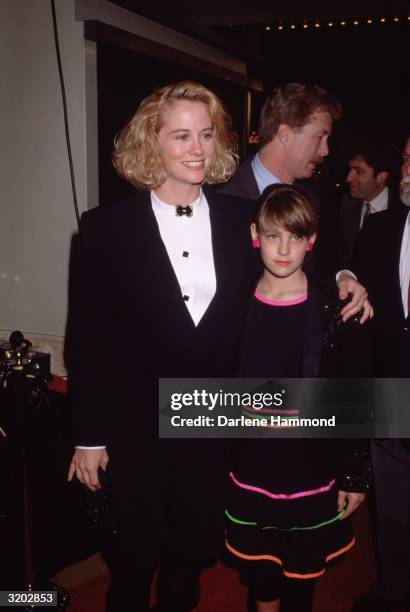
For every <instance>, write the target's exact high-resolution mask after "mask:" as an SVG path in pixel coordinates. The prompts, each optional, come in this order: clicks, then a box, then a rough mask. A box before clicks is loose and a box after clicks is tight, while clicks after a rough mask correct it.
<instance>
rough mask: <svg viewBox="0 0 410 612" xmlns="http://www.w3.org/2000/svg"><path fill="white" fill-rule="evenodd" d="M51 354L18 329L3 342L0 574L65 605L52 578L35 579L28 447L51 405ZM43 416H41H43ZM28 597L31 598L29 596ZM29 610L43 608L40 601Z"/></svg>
mask: <svg viewBox="0 0 410 612" xmlns="http://www.w3.org/2000/svg"><path fill="white" fill-rule="evenodd" d="M50 378H51V376H50V355H49V354H47V353H39V352H37V351H34V350H33V348H32V344H31V342H29V341H28V340H26V339H25V338H24V336H23V334H22V333H21V332H19V331H14V332H13V333H12V334H11V335H10V338H9V341H8V342H5V343H2V344H0V399H1V402H0V453H1V454H2V455H4V457H6V459H7V460H6V461H5V460H0V489H1V492H2V499H1V500H0V532H1V533H2V536H3V537H2V542H1V543H0V567H1V571H0V575H1V580H2V582H4V584H2V585H1V587H2V589H3V590H4V589H7V590H9V589H16V590H27V591H35V590H36V587H37V588H38V590H54V591H57V599H58V603H57V610H59V611H64V610H66V608H67V606H68V603H69V598H68V594H67V593H65V591H64V590H63V589H61V588H60V587H57V586H56V585H53V584H51V583H47V585H46V584H44V582H42V583H40V582H36V580H37V576H35V572H34V570H33V554H32V529H31V519H32V512H31V510H32V508H31V506H32V504H31V502H32V499H31V497H32V495H33V493H35V490H33V489H35V487H34V486H33V483H32V482H31V478H30V469H29V468H30V462H29V459H28V448H29V447H30V445H32V438H33V436H35V435H36V421H38V420H39V418H38V415H39V413H40V412H42V408H44V406H48V396H47V382H48V381H49V380H50ZM40 420H41V419H40ZM27 601H28V600H27ZM24 609H25V610H39V609H42V608H41V604H40V605H37V604H34V605H29V606H26V607H24Z"/></svg>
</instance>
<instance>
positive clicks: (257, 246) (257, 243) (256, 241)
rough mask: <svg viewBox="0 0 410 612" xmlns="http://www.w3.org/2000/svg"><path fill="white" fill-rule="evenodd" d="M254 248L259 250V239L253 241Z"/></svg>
mask: <svg viewBox="0 0 410 612" xmlns="http://www.w3.org/2000/svg"><path fill="white" fill-rule="evenodd" d="M252 246H253V248H254V249H259V247H260V242H259V240H258V239H257V238H253V239H252Z"/></svg>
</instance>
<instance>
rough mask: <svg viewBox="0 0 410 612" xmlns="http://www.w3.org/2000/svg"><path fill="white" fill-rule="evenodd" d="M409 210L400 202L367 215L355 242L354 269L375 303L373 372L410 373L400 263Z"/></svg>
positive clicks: (382, 374)
mask: <svg viewBox="0 0 410 612" xmlns="http://www.w3.org/2000/svg"><path fill="white" fill-rule="evenodd" d="M408 213H409V209H408V208H407V207H405V206H403V205H401V206H400V207H397V208H394V209H392V210H387V211H382V212H380V213H377V214H374V215H370V217H369V219H368V220H367V222H366V226H365V227H364V228H363V231H362V232H360V238H359V241H358V244H357V249H356V255H355V258H354V261H353V269H354V271H355V272H356V274H357V275H358V277H359V278H360V280H361V281H362V282H363V285H364V286H365V287H366V288H367V290H368V292H369V300H370V302H371V303H372V305H373V306H374V310H375V318H374V327H375V335H374V357H375V375H376V376H380V377H392V378H399V377H408V376H410V333H409V328H410V326H409V317H407V319H405V317H404V310H403V304H402V297H401V289H400V276H399V262H400V250H401V244H402V236H403V230H404V225H405V223H406V219H407V215H408Z"/></svg>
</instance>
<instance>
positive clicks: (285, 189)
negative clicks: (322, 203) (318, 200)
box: [255, 183, 318, 238]
mask: <svg viewBox="0 0 410 612" xmlns="http://www.w3.org/2000/svg"><path fill="white" fill-rule="evenodd" d="M275 224H277V225H281V226H282V227H284V228H285V229H286V230H287V231H288V232H292V234H296V235H298V236H306V237H307V238H309V237H310V236H313V234H315V233H316V232H317V228H318V211H317V207H316V205H315V203H314V202H313V200H312V198H311V196H310V195H309V194H308V192H307V191H306V190H305V189H304V188H303V187H296V186H293V185H285V184H282V183H278V184H275V185H270V186H269V187H267V188H266V189H265V191H264V192H263V193H262V195H261V196H260V198H259V200H258V202H257V209H256V216H255V225H256V228H257V230H258V231H260V232H270V231H271V230H272V227H273V225H275Z"/></svg>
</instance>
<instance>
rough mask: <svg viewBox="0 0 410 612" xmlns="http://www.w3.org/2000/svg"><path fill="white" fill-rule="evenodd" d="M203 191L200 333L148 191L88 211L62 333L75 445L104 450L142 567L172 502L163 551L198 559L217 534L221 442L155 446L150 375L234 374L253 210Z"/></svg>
mask: <svg viewBox="0 0 410 612" xmlns="http://www.w3.org/2000/svg"><path fill="white" fill-rule="evenodd" d="M205 194H206V197H207V201H208V204H209V213H210V222H211V230H212V246H213V255H214V263H215V272H216V284H217V288H216V294H215V296H214V298H213V300H212V302H211V304H210V305H209V307H208V309H207V311H206V312H205V314H204V316H203V318H202V319H201V321H200V323H199V324H198V326H195V325H194V323H193V321H192V319H191V316H190V314H189V312H188V310H187V308H186V305H185V302H184V300H183V298H182V295H181V289H180V287H179V284H178V280H177V277H176V275H175V272H174V270H173V267H172V264H171V262H170V260H169V257H168V254H167V251H166V248H165V246H164V243H163V242H162V239H161V236H160V232H159V228H158V225H157V222H156V219H155V215H154V213H153V210H152V206H151V200H150V195H149V193H138V192H136V193H135V195H134V196H133V197H131V198H129V199H127V200H124V201H120V202H117V203H114V204H112V205H108V206H104V207H99V208H96V209H93V210H91V211H89V212H87V213H85V214H84V215H83V217H82V220H81V226H80V234H79V254H78V257H77V259H78V269H77V278H76V280H75V281H74V292H75V295H74V296H73V300H72V302H73V311H72V313H71V320H72V323H71V338H70V343H71V346H72V356H71V362H72V368H71V372H70V386H71V396H72V404H73V412H74V437H75V440H74V441H75V443H76V444H77V445H85V446H97V445H103V444H105V445H107V448H108V452H109V455H110V463H109V469H110V471H111V474H112V480H113V490H114V495H113V498H114V503H116V504H117V506H118V507H116V506H115V507H114V509H115V511H116V512H117V513H118V516H119V517H120V522H121V524H122V525H123V526H124V525H125V526H126V527H125V530H124V531H123V533H124V534H126V535H125V537H127V538H129V540H130V542H132V543H133V545H134V546H135V540H136V539H137V540H138V547H139V554H140V555H141V559H143V560H144V563H147V564H151V565H152V564H154V563H155V562H156V561H157V560H158V556H159V547H160V544H161V542H163V538H162V535H161V529H162V530H163V529H164V525H163V520H162V518H163V515H162V512H163V510H164V506H166V505H167V504H169V503H170V500H172V502H173V501H175V500H176V499H179V504H177V505H178V513H176V514H175V516H174V517H173V519H172V523H173V526H172V533H171V534H168V536H167V537H166V538H165V539H166V541H168V544H169V546H170V548H171V554H174V555H181V554H182V555H183V554H188V553H187V551H190V554H191V557H190V560H192V555H196V554H197V555H198V558H200V559H203V557H204V555H206V553H207V552H209V555H210V556H211V554H212V551H213V552H214V551H215V546H216V539H217V535H218V537H222V534H221V533H219V532H218V534H216V529H217V526H218V524H219V523H218V520H219V518H220V517H221V518H222V515H223V512H222V511H221V508H220V504H221V503H223V502H222V500H223V497H222V494H221V493H220V491H221V486H222V481H223V479H224V478H225V474H224V471H225V470H224V463H223V461H224V456H225V453H226V449H225V444H224V442H225V441H224V440H158V439H157V438H158V430H157V426H158V425H157V424H158V378H159V377H171V378H173V377H184V378H189V377H230V376H234V375H235V373H236V371H237V359H238V356H239V350H240V342H241V334H242V330H243V325H244V321H245V315H246V311H247V307H248V301H249V295H250V292H251V289H252V287H253V286H254V284H255V282H256V275H257V269H258V267H257V258H256V253H255V250H254V249H252V247H251V240H250V235H249V225H250V222H251V218H252V215H253V207H254V205H253V203H252V202H249V201H247V200H243V199H241V200H237V199H235V198H232V197H228V196H225V195H221V194H219V193H215V192H214V191H213V190H211V189H207V190H205ZM210 492H211V494H210ZM175 507H176V506H175ZM198 525H200V526H201V528H200V529H198ZM207 525H209V527H208V529H207V528H205V527H206V526H207ZM193 549H194V550H193Z"/></svg>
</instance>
